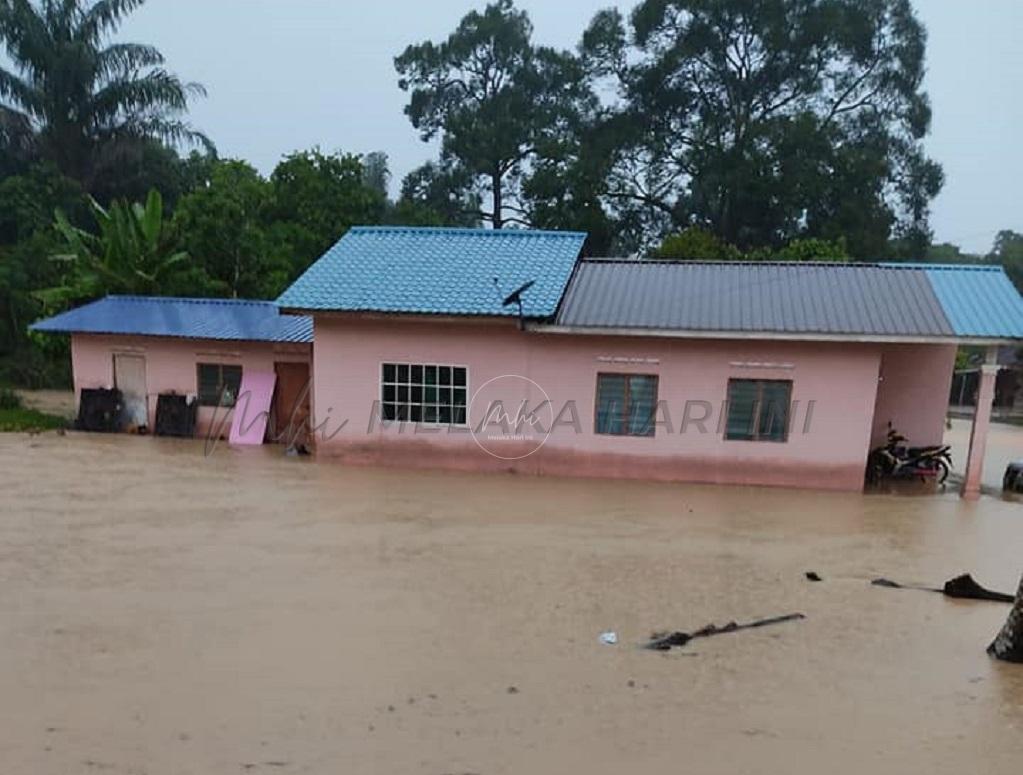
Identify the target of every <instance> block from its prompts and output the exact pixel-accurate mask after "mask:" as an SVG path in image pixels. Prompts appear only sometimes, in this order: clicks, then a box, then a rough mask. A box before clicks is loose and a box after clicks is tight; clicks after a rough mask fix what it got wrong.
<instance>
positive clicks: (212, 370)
mask: <svg viewBox="0 0 1023 775" xmlns="http://www.w3.org/2000/svg"><path fill="white" fill-rule="evenodd" d="M198 384H199V389H198V390H197V391H196V392H197V393H198V394H199V406H226V407H232V406H234V405H235V402H236V401H237V400H238V391H239V390H240V389H241V384H242V367H241V366H232V365H229V364H223V363H200V364H199V366H198Z"/></svg>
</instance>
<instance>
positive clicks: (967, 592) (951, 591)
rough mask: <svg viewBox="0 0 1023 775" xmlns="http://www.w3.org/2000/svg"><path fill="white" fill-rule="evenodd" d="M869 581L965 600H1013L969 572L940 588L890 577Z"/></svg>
mask: <svg viewBox="0 0 1023 775" xmlns="http://www.w3.org/2000/svg"><path fill="white" fill-rule="evenodd" d="M870 583H871V584H873V585H874V586H875V587H888V588H889V589H917V590H920V591H921V592H940V593H941V594H943V595H945V597H958V598H962V599H965V600H991V601H993V602H996V603H1012V602H1014V601H1015V597H1013V596H1012V595H1007V594H1006V593H1004V592H994V591H992V590H990V589H985V588H984V587H982V586H981V585H980V584H978V583H977V582H976V580H975V579H974V578H973V576H971V575H970V574H969V573H964V574H963V575H961V576H956V577H955V578H954V579H949V580H948V581H946V582H945V586H944V587H942V588H941V589H937V588H936V587H924V586H920V585H917V584H900V583H899V582H897V581H892V580H891V579H874V580H873V581H871V582H870Z"/></svg>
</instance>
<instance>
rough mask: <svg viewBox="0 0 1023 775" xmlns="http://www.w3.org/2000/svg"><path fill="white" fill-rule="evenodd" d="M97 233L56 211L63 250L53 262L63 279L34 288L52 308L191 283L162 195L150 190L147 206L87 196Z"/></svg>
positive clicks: (162, 291)
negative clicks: (60, 268)
mask: <svg viewBox="0 0 1023 775" xmlns="http://www.w3.org/2000/svg"><path fill="white" fill-rule="evenodd" d="M91 209H92V215H93V218H94V220H95V221H96V227H97V231H96V232H90V231H86V230H85V229H80V228H78V227H76V226H74V225H72V223H71V222H70V221H69V220H68V217H67V215H65V213H64V212H63V211H61V210H58V211H57V220H56V228H57V231H58V232H60V235H61V236H62V237H63V240H64V243H65V245H64V247H65V250H64V252H63V253H61V254H59V255H55V256H54V257H53V258H54V260H56V261H58V262H60V263H62V264H64V265H65V271H64V272H63V282H62V283H61V284H60V285H58V286H55V287H52V288H47V289H44V290H40V291H38V292H37V294H36V295H37V296H38V297H39V298H40V299H41V300H42V301H43V303H44V305H45V306H46V307H48V308H50V309H60V308H63V307H66V306H68V305H70V304H74V303H77V302H80V301H86V300H91V299H95V298H97V297H99V296H102V295H104V294H108V293H122V294H139V295H174V294H176V293H180V292H181V291H182V289H183V288H184V287H187V286H190V285H192V284H193V283H194V282H195V280H196V277H195V276H194V275H193V273H192V272H191V267H190V266H189V262H188V254H187V253H186V252H184V251H183V250H181V249H180V247H179V243H178V240H177V236H176V234H175V233H174V230H173V228H172V227H171V225H170V224H169V222H168V221H166V220H165V218H164V212H163V197H161V196H160V193H159V192H158V191H155V190H153V191H150V192H149V196H148V197H147V199H146V202H145V204H144V205H143V204H138V203H134V204H129V203H127V202H120V201H119V202H114V204H112V205H111V206H110V207H109V208H104V207H102V206H100V205H99V204H98V203H97V202H96V201H95V200H91Z"/></svg>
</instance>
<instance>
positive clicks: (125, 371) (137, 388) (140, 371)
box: [114, 353, 149, 430]
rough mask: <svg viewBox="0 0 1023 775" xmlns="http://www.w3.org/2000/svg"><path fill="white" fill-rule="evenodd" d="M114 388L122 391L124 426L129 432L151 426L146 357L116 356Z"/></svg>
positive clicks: (119, 354) (118, 354)
mask: <svg viewBox="0 0 1023 775" xmlns="http://www.w3.org/2000/svg"><path fill="white" fill-rule="evenodd" d="M114 386H115V387H116V388H117V389H118V390H120V391H121V397H122V400H123V401H124V412H123V413H122V415H121V419H122V422H123V424H124V425H125V426H126V427H127V428H128V429H129V430H134V429H137V428H142V427H144V426H147V425H149V412H148V407H147V404H146V394H147V392H148V391H147V390H146V359H145V356H143V355H123V354H121V353H117V354H116V355H114Z"/></svg>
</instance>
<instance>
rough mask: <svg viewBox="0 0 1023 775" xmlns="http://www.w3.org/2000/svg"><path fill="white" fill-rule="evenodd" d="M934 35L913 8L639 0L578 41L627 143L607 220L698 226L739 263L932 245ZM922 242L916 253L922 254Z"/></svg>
mask: <svg viewBox="0 0 1023 775" xmlns="http://www.w3.org/2000/svg"><path fill="white" fill-rule="evenodd" d="M925 42H926V34H925V32H924V30H923V28H922V26H921V25H920V23H919V22H918V20H917V19H916V17H915V16H914V14H913V10H912V7H911V5H910V0H754V1H753V2H750V0H643V2H641V3H640V4H639V6H638V7H637V8H636V9H635V10H634V11H633V13H632V15H631V18H630V20H629V22H628V23H626V21H625V19H624V18H623V17H622V16H621V14H620V13H618V12H617V11H603V12H601V13H599V14H598V15H597V16H596V17H595V18H594V20H593V22H592V23H591V25H590V27H589V29H588V30H587V32H586V34H585V35H584V37H583V42H582V51H583V54H584V57H585V60H586V61H587V62H588V64H589V66H590V68H591V71H592V72H593V73H594V75H595V77H598V78H602V79H608V80H609V82H610V83H611V84H613V85H614V87H615V89H616V91H615V100H614V101H613V102H612V103H611V105H610V109H609V111H608V113H609V115H608V119H607V120H608V121H613V122H615V124H616V125H617V126H619V127H620V128H621V131H622V132H623V134H624V136H623V142H621V143H620V144H617V145H615V146H613V147H611V148H610V149H609V150H610V153H611V154H612V158H611V163H610V168H611V174H610V175H609V178H608V185H607V193H606V195H605V198H606V201H607V202H608V204H609V206H610V207H611V208H613V209H615V210H623V211H624V212H626V213H630V214H631V215H633V216H635V214H636V212H637V210H638V211H639V213H640V214H641V215H642V216H643V217H644V219H645V224H644V228H645V229H646V231H647V232H648V233H649V234H650V235H651V236H653V237H654V238H656V236H657V235H658V234H661V233H665V232H667V231H669V230H671V229H680V228H685V227H686V226H689V225H699V226H705V227H707V228H709V229H710V230H711V231H713V232H714V233H715V234H717V235H718V236H719V237H721V238H722V239H724V240H726V241H727V242H730V243H732V244H735V245H737V246H738V247H740V248H741V249H744V250H745V249H749V248H752V247H768V246H779V245H782V244H785V243H787V242H789V241H790V240H791V239H793V238H795V237H800V236H809V237H822V238H828V239H835V238H838V237H840V236H846V237H847V239H848V245H849V249H850V251H851V252H852V253H853V255H855V256H858V257H861V258H865V257H877V255H878V253H879V252H880V251H881V250H883V249H884V247H885V245H886V244H887V238H888V236H889V233H890V232H892V231H894V232H895V233H896V234H898V235H899V236H901V237H903V238H905V239H907V240H909V241H910V243H911V244H915V245H917V249H919V245H921V244H924V243H926V241H927V239H928V238H929V232H928V229H927V215H928V205H929V202H930V201H931V199H932V198H933V197H934V195H935V194H936V193H937V191H938V190H939V189H940V187H941V183H942V175H941V170H940V168H939V167H938V166H937V165H936V164H935V163H934V162H932V161H930V160H929V159H927V158H926V156H925V155H924V153H923V149H922V145H921V141H922V138H923V137H924V136H925V135H926V133H927V131H928V128H929V124H930V107H929V104H928V100H927V96H926V94H925V93H924V92H923V90H922V81H923V74H924V50H925ZM913 240H916V242H915V243H913Z"/></svg>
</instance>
